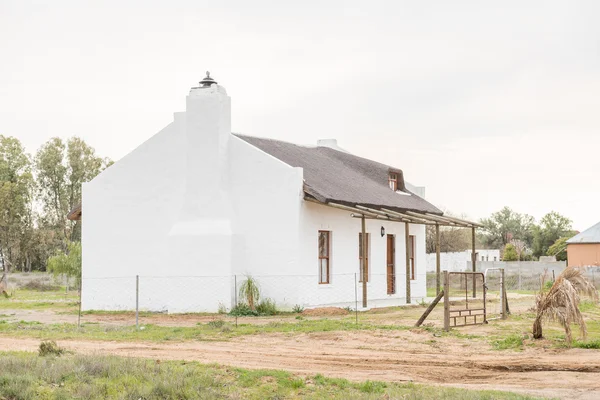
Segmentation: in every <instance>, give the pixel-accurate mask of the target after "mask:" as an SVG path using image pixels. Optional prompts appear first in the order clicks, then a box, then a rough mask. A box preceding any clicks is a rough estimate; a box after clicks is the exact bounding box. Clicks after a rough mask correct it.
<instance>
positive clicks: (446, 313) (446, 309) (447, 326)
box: [442, 271, 450, 332]
mask: <svg viewBox="0 0 600 400" xmlns="http://www.w3.org/2000/svg"><path fill="white" fill-rule="evenodd" d="M449 292H450V282H449V279H448V271H444V290H443V291H442V293H444V330H445V331H446V332H448V331H449V330H450V293H449Z"/></svg>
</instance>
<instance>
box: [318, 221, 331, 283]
mask: <svg viewBox="0 0 600 400" xmlns="http://www.w3.org/2000/svg"><path fill="white" fill-rule="evenodd" d="M330 238H331V235H330V232H329V231H319V283H329V277H330V273H331V271H330V270H331V263H330V255H331V240H330Z"/></svg>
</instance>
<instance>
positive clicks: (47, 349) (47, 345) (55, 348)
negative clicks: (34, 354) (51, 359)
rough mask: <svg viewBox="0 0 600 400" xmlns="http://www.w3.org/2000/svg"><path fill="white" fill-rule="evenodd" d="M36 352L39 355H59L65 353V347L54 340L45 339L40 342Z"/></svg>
mask: <svg viewBox="0 0 600 400" xmlns="http://www.w3.org/2000/svg"><path fill="white" fill-rule="evenodd" d="M38 353H39V355H40V357H44V356H61V355H63V354H64V353H65V349H63V348H62V347H60V346H59V345H58V344H56V342H55V341H54V340H46V341H43V342H42V343H40V348H39V350H38Z"/></svg>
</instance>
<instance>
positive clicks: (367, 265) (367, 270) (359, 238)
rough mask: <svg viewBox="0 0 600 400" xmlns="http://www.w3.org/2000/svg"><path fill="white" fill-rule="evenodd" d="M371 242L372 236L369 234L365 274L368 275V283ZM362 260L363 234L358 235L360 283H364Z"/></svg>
mask: <svg viewBox="0 0 600 400" xmlns="http://www.w3.org/2000/svg"><path fill="white" fill-rule="evenodd" d="M370 240H371V235H370V234H368V233H367V248H366V251H365V263H364V265H365V270H366V271H365V274H366V275H367V282H369V247H370V246H369V242H370ZM361 259H362V233H359V234H358V262H359V265H360V267H359V277H358V281H359V282H362V281H363V269H362V266H363V264H362V262H360V261H361Z"/></svg>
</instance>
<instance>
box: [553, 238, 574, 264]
mask: <svg viewBox="0 0 600 400" xmlns="http://www.w3.org/2000/svg"><path fill="white" fill-rule="evenodd" d="M573 236H575V235H574V234H569V235H568V236H563V237H561V238H559V239H557V240H556V242H554V244H553V245H552V246H550V247H549V248H548V253H547V254H548V255H549V256H555V257H556V259H557V260H558V261H567V240H569V239H571V238H572V237H573Z"/></svg>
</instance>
